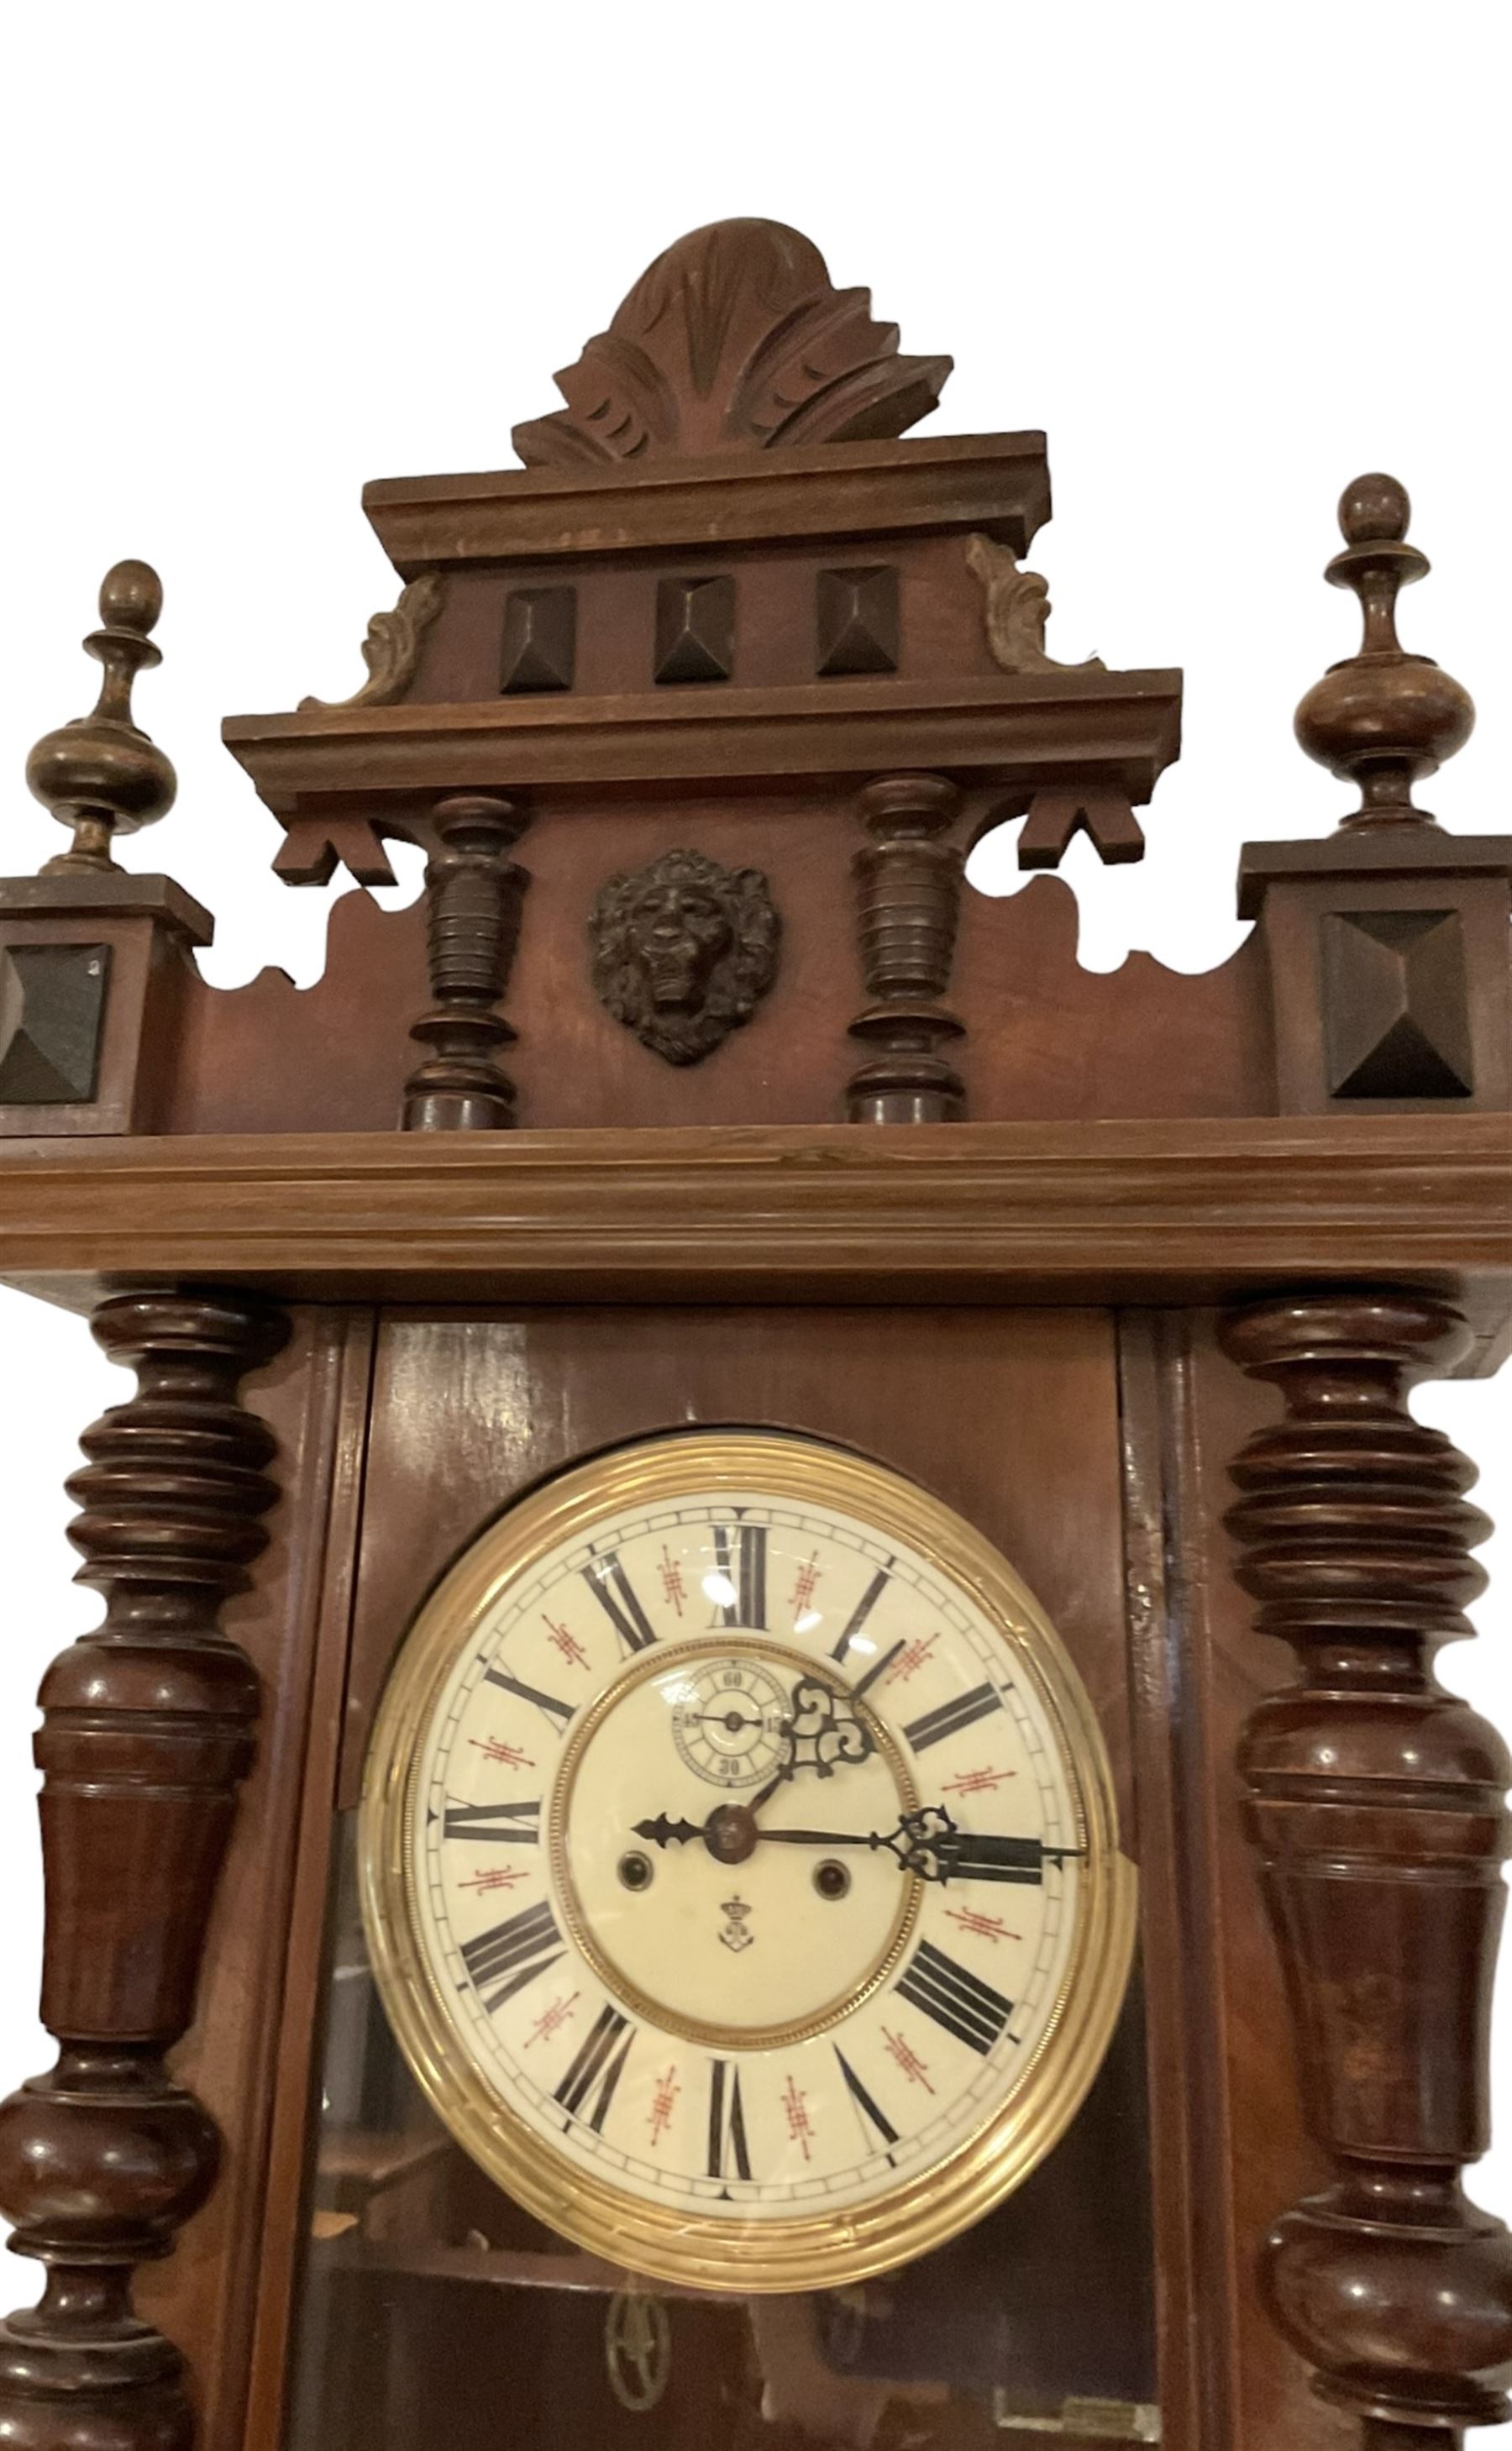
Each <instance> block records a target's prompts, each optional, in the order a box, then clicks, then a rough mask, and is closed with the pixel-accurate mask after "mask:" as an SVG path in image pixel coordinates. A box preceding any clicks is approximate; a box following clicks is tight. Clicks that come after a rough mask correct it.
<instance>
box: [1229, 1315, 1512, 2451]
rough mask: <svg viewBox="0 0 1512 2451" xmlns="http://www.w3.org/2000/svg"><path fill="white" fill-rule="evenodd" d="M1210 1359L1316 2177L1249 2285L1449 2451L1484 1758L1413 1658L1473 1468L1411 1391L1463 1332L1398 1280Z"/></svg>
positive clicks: (1511, 2293)
mask: <svg viewBox="0 0 1512 2451" xmlns="http://www.w3.org/2000/svg"><path fill="white" fill-rule="evenodd" d="M1223 1342H1224V1344H1225V1346H1226V1348H1227V1352H1228V1353H1229V1354H1230V1355H1231V1356H1232V1357H1233V1359H1234V1360H1235V1361H1236V1362H1238V1363H1241V1364H1242V1366H1243V1367H1244V1368H1245V1369H1246V1370H1247V1371H1248V1372H1249V1373H1250V1374H1251V1375H1252V1376H1254V1377H1256V1378H1259V1379H1267V1380H1270V1381H1272V1382H1274V1383H1275V1384H1276V1385H1277V1386H1279V1387H1280V1389H1281V1391H1282V1394H1283V1396H1284V1397H1285V1400H1286V1415H1285V1419H1284V1420H1283V1421H1281V1422H1277V1423H1275V1424H1274V1425H1272V1426H1270V1427H1267V1428H1266V1429H1262V1430H1260V1431H1257V1432H1256V1434H1255V1436H1254V1437H1253V1438H1251V1439H1250V1441H1248V1443H1247V1446H1246V1447H1245V1448H1244V1450H1243V1452H1242V1453H1241V1455H1240V1456H1239V1458H1238V1460H1237V1461H1236V1463H1235V1465H1234V1467H1233V1478H1234V1480H1235V1481H1236V1482H1237V1484H1238V1487H1239V1489H1240V1491H1241V1493H1242V1494H1241V1497H1240V1500H1239V1502H1238V1504H1237V1505H1236V1506H1235V1507H1234V1508H1233V1509H1232V1511H1231V1512H1230V1514H1229V1517H1228V1523H1229V1528H1230V1529H1231V1531H1232V1532H1233V1534H1234V1537H1235V1539H1236V1540H1237V1541H1238V1543H1239V1547H1240V1553H1241V1560H1242V1562H1241V1564H1240V1567H1239V1579H1240V1581H1241V1582H1242V1583H1243V1584H1244V1586H1245V1588H1246V1590H1247V1591H1248V1592H1250V1593H1252V1594H1253V1596H1254V1598H1256V1600H1257V1601H1258V1602H1259V1607H1258V1609H1257V1612H1256V1618H1255V1623H1256V1627H1257V1629H1258V1630H1259V1631H1260V1632H1261V1633H1264V1634H1274V1635H1279V1636H1280V1637H1282V1638H1283V1639H1284V1640H1286V1642H1289V1643H1290V1644H1291V1646H1292V1648H1293V1649H1294V1651H1295V1652H1296V1655H1297V1662H1298V1677H1297V1681H1296V1683H1295V1684H1293V1685H1291V1686H1289V1687H1287V1688H1286V1690H1285V1691H1284V1692H1281V1693H1278V1694H1275V1695H1272V1696H1269V1697H1268V1698H1267V1700H1266V1701H1264V1702H1262V1703H1261V1705H1260V1707H1259V1708H1258V1710H1257V1711H1256V1712H1255V1713H1254V1715H1253V1716H1252V1717H1251V1719H1250V1721H1249V1724H1248V1727H1247V1731H1246V1734H1245V1737H1244V1742H1243V1749H1242V1755H1241V1767H1242V1771H1243V1775H1244V1778H1245V1782H1246V1786H1247V1820H1248V1826H1249V1832H1250V1835H1251V1837H1252V1839H1253V1841H1254V1844H1255V1847H1256V1849H1257V1851H1258V1853H1259V1857H1260V1862H1261V1868H1262V1876H1263V1879H1264V1882H1265V1887H1266V1893H1267V1900H1268V1904H1269V1909H1270V1913H1271V1918H1272V1921H1273V1924H1274V1928H1275V1931H1276V1935H1277V1939H1278V1941H1279V1943H1280V1949H1281V1956H1282V1962H1283V1966H1284V1968H1285V1971H1286V1983H1287V1987H1288V1990H1289V1996H1290V2005H1291V2010H1292V2018H1293V2023H1294V2028H1295V2032H1296V2040H1297V2047H1298V2056H1299V2061H1300V2071H1301V2078H1302V2086H1303V2098H1304V2107H1305V2110H1306V2119H1307V2124H1308V2127H1310V2129H1311V2131H1312V2133H1313V2134H1314V2135H1315V2136H1316V2137H1317V2139H1318V2141H1319V2143H1320V2144H1321V2145H1323V2146H1324V2147H1325V2150H1326V2151H1327V2153H1328V2154H1329V2156H1330V2157H1331V2159H1332V2161H1333V2164H1334V2167H1335V2173H1336V2175H1335V2177H1334V2179H1333V2181H1332V2183H1331V2184H1330V2185H1329V2186H1327V2187H1326V2188H1325V2189H1324V2191H1323V2192H1322V2193H1321V2194H1319V2195H1316V2196H1312V2197H1309V2198H1307V2199H1306V2201H1305V2202H1304V2203H1302V2204H1300V2205H1297V2206H1293V2207H1292V2208H1290V2209H1289V2210H1287V2211H1285V2212H1284V2213H1283V2214H1282V2216H1281V2218H1280V2220H1279V2221H1278V2222H1277V2224H1276V2226H1275V2228H1274V2229H1273V2230H1272V2232H1271V2234H1270V2236H1269V2238H1268V2239H1267V2242H1266V2245H1265V2249H1264V2253H1263V2257H1262V2284H1263V2287H1264V2290H1265V2292H1266V2295H1267V2301H1268V2304H1269V2306H1270V2309H1271V2312H1272V2314H1273V2315H1274V2317H1275V2320H1276V2322H1277V2323H1278V2324H1279V2325H1280V2327H1281V2329H1282V2331H1283V2332H1284V2333H1285V2334H1286V2338H1287V2340H1288V2341H1290V2343H1292V2345H1293V2346H1294V2347H1295V2348H1296V2349H1298V2350H1299V2351H1300V2352H1301V2354H1302V2356H1303V2357H1305V2358H1306V2360H1307V2361H1308V2362H1309V2363H1310V2364H1311V2365H1312V2366H1313V2368H1314V2369H1315V2384H1316V2388H1317V2389H1318V2390H1319V2391H1320V2392H1321V2393H1322V2394H1323V2395H1324V2397H1325V2398H1327V2399H1329V2400H1332V2401H1335V2402H1340V2403H1342V2404H1343V2405H1344V2406H1345V2407H1346V2408H1348V2409H1350V2410H1351V2411H1353V2412H1354V2413H1355V2414H1357V2415H1358V2417H1359V2419H1360V2421H1361V2436H1360V2440H1361V2443H1362V2445H1363V2446H1364V2451H1452V2446H1456V2445H1458V2444H1459V2443H1460V2442H1461V2441H1462V2436H1463V2428H1464V2427H1465V2426H1468V2425H1487V2424H1493V2423H1495V2422H1497V2421H1498V2420H1499V2419H1500V2418H1502V2417H1503V2416H1504V2415H1505V2414H1506V2402H1505V2401H1504V2399H1503V2398H1502V2390H1501V2388H1500V2386H1501V2385H1502V2383H1503V2382H1505V2381H1506V2380H1507V2377H1508V2374H1509V2371H1512V2241H1509V2239H1508V2237H1507V2234H1506V2232H1505V2230H1504V2229H1503V2227H1502V2224H1501V2223H1500V2222H1498V2221H1495V2220H1493V2219H1492V2218H1491V2217H1490V2216H1489V2215H1487V2214H1485V2213H1483V2212H1481V2211H1479V2210H1478V2209H1477V2207H1476V2206H1473V2205H1471V2204H1470V2203H1468V2202H1467V2201H1466V2199H1465V2197H1464V2195H1463V2193H1462V2190H1461V2185H1460V2172H1461V2168H1462V2166H1463V2164H1464V2163H1466V2162H1470V2161H1473V2160H1474V2159H1475V2158H1476V2157H1477V2155H1479V2154H1480V2153H1482V2152H1483V2150H1484V2149H1485V2146H1486V2143H1487V2141H1488V2118H1487V2063H1488V2028H1489V2016H1490V2003H1491V1983H1492V1972H1493V1966H1494V1959H1495V1951H1496V1943H1497V1937H1498V1932H1499V1929H1500V1924H1501V1919H1502V1903H1503V1897H1502V1883H1501V1877H1500V1869H1501V1863H1502V1856H1503V1854H1504V1853H1505V1852H1506V1846H1507V1821H1506V1817H1505V1814H1504V1812H1503V1790H1504V1789H1505V1787H1506V1785H1507V1782H1508V1778H1509V1776H1512V1763H1509V1761H1508V1757H1507V1754H1506V1751H1505V1748H1504V1747H1503V1746H1502V1742H1501V1740H1500V1738H1499V1737H1498V1736H1497V1735H1496V1734H1495V1732H1494V1731H1493V1730H1492V1729H1491V1728H1489V1727H1487V1726H1486V1725H1485V1723H1484V1721H1483V1720H1482V1719H1480V1718H1479V1717H1478V1716H1476V1714H1475V1713H1474V1712H1473V1711H1472V1710H1471V1709H1470V1708H1469V1707H1468V1705H1467V1704H1466V1703H1464V1702H1462V1701H1460V1700H1459V1699H1458V1698H1457V1697H1456V1696H1453V1695H1450V1694H1446V1693H1445V1692H1444V1691H1443V1688H1442V1687H1441V1686H1440V1685H1439V1684H1438V1683H1437V1681H1436V1679H1435V1677H1434V1675H1433V1668H1432V1658H1433V1654H1434V1652H1435V1650H1436V1649H1437V1647H1438V1645H1439V1644H1440V1643H1442V1642H1446V1641H1452V1640H1454V1639H1455V1638H1456V1637H1460V1636H1463V1635H1466V1634H1468V1633H1469V1632H1470V1630H1471V1629H1470V1627H1469V1625H1468V1623H1467V1621H1466V1619H1465V1618H1464V1616H1463V1610H1464V1608H1465V1606H1466V1605H1467V1603H1468V1602H1469V1601H1470V1600H1471V1599H1473V1598H1475V1595H1476V1594H1477V1592H1479V1591H1480V1590H1481V1588H1482V1586H1483V1581H1484V1578H1483V1574H1482V1572H1481V1570H1480V1568H1479V1567H1478V1566H1477V1565H1476V1564H1475V1562H1474V1560H1473V1559H1472V1558H1471V1557H1470V1555H1469V1552H1470V1550H1471V1549H1472V1548H1473V1547H1474V1546H1475V1544H1476V1543H1477V1542H1478V1541H1480V1540H1482V1539H1484V1537H1485V1535H1486V1532H1487V1530H1488V1529H1489V1526H1488V1524H1487V1522H1486V1519H1485V1518H1484V1516H1483V1515H1482V1514H1481V1513H1480V1511H1479V1510H1478V1509H1477V1508H1476V1507H1474V1506H1472V1505H1470V1504H1469V1503H1468V1502H1467V1500H1466V1498H1465V1491H1466V1490H1467V1489H1468V1488H1469V1486H1470V1484H1471V1482H1472V1481H1473V1480H1474V1478H1475V1474H1474V1470H1473V1468H1472V1466H1471V1465H1469V1464H1468V1463H1467V1462H1466V1461H1465V1460H1464V1458H1463V1456H1461V1455H1460V1454H1458V1453H1457V1452H1456V1450H1455V1448H1454V1447H1453V1446H1451V1445H1450V1443H1449V1441H1447V1440H1446V1439H1445V1438H1444V1437H1443V1435H1442V1434H1441V1433H1440V1432H1439V1431H1437V1430H1430V1429H1424V1428H1423V1427H1422V1426H1421V1425H1420V1424H1419V1423H1418V1422H1415V1421H1413V1419H1412V1418H1411V1416H1410V1414H1409V1413H1408V1411H1407V1403H1406V1399H1407V1396H1408V1393H1409V1391H1410V1389H1411V1387H1412V1386H1413V1384H1414V1383H1415V1382H1417V1381H1418V1380H1420V1379H1424V1378H1427V1377H1430V1376H1442V1375H1443V1373H1444V1372H1445V1371H1446V1370H1447V1369H1449V1368H1450V1367H1451V1366H1452V1365H1453V1363H1455V1362H1456V1361H1457V1360H1458V1359H1460V1358H1461V1357H1462V1356H1463V1353H1464V1352H1465V1351H1466V1350H1467V1349H1468V1337H1467V1334H1466V1332H1465V1330H1464V1328H1463V1324H1462V1323H1461V1322H1460V1321H1459V1320H1458V1319H1457V1318H1456V1317H1455V1315H1454V1314H1453V1313H1452V1312H1451V1311H1449V1310H1447V1309H1445V1308H1443V1307H1442V1306H1441V1305H1440V1304H1437V1303H1435V1302H1433V1301H1430V1300H1428V1299H1426V1298H1424V1297H1420V1296H1418V1295H1415V1294H1397V1293H1389V1292H1385V1293H1356V1294H1350V1293H1340V1294H1335V1295H1317V1296H1308V1297H1306V1298H1299V1299H1297V1300H1291V1301H1288V1300H1278V1301H1273V1302H1267V1303H1262V1304H1256V1305H1255V1306H1253V1307H1251V1308H1249V1309H1247V1310H1244V1311H1241V1312H1239V1313H1238V1314H1237V1315H1235V1316H1234V1317H1232V1318H1230V1319H1229V1320H1228V1321H1227V1323H1226V1324H1225V1326H1224V1329H1223Z"/></svg>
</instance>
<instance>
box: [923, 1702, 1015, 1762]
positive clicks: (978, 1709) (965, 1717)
mask: <svg viewBox="0 0 1512 2451" xmlns="http://www.w3.org/2000/svg"><path fill="white" fill-rule="evenodd" d="M1002 1707H1003V1697H1002V1696H1001V1694H1000V1693H999V1692H998V1690H997V1688H996V1686H995V1685H973V1686H972V1690H971V1692H970V1693H969V1694H956V1695H953V1696H952V1698H951V1699H950V1701H948V1702H941V1703H940V1704H939V1705H938V1707H937V1708H936V1709H934V1710H933V1711H926V1712H925V1714H924V1716H923V1717H922V1718H920V1719H911V1720H910V1721H909V1722H908V1725H907V1726H906V1727H905V1728H904V1731H903V1734H904V1735H906V1736H907V1738H908V1740H909V1743H910V1744H911V1745H912V1746H913V1750H914V1752H915V1753H916V1754H921V1753H923V1751H924V1749H925V1747H926V1746H927V1745H937V1744H938V1743H939V1742H940V1740H941V1738H942V1737H943V1736H953V1735H959V1733H960V1731H961V1729H962V1728H969V1727H970V1726H971V1725H972V1721H973V1720H975V1719H985V1718H987V1717H988V1716H989V1715H990V1714H991V1713H992V1712H993V1711H1000V1710H1001V1709H1002Z"/></svg>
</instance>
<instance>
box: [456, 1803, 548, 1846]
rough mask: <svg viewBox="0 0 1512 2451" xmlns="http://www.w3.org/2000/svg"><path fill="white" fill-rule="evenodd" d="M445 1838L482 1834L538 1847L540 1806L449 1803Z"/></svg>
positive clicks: (489, 1838)
mask: <svg viewBox="0 0 1512 2451" xmlns="http://www.w3.org/2000/svg"><path fill="white" fill-rule="evenodd" d="M442 1837H445V1838H481V1839H483V1840H485V1841H486V1842H488V1843H489V1844H492V1845H495V1846H498V1845H503V1846H510V1845H513V1846H516V1847H536V1846H539V1845H540V1804H539V1802H538V1803H536V1804H448V1805H447V1807H446V1819H445V1822H444V1825H443V1827H442Z"/></svg>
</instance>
